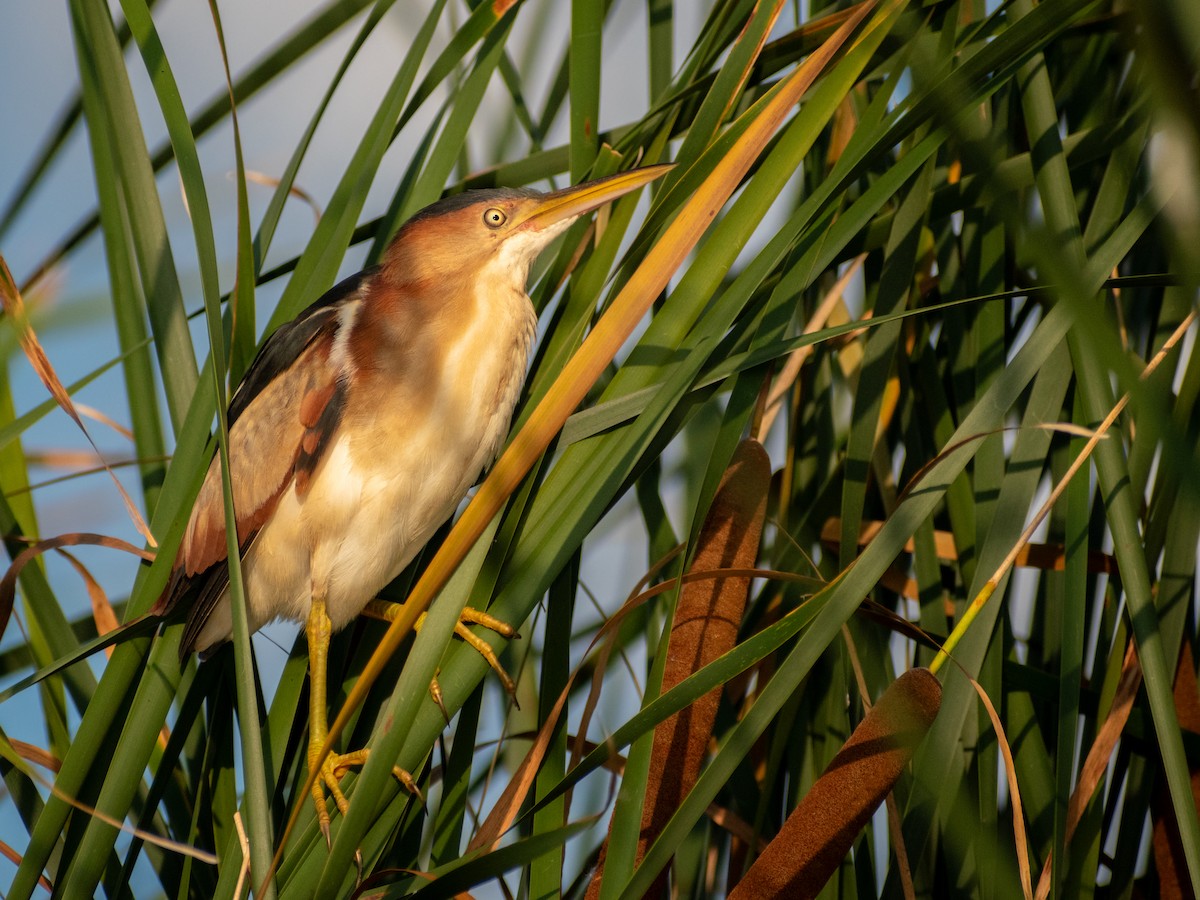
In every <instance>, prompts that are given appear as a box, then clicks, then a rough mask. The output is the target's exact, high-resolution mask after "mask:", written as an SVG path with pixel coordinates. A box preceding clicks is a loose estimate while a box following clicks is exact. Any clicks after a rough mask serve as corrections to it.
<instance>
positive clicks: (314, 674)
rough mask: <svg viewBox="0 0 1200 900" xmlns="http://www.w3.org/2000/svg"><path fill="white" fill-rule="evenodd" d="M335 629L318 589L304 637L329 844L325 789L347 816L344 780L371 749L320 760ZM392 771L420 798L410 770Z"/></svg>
mask: <svg viewBox="0 0 1200 900" xmlns="http://www.w3.org/2000/svg"><path fill="white" fill-rule="evenodd" d="M332 631H333V628H332V626H331V624H330V621H329V613H328V612H327V611H326V609H325V598H324V597H323V596H320V595H318V594H316V592H314V595H313V599H312V606H311V607H310V608H309V611H308V619H307V620H306V622H305V623H304V636H305V637H306V638H307V639H308V681H309V685H308V770H309V772H312V771H313V770H314V769H318V768H319V773H318V774H317V777H316V780H314V781H313V787H312V798H313V803H314V804H315V805H316V807H317V824H319V825H320V826H321V833H322V834H323V835H325V843H326V844H328V843H329V810H328V809H327V808H326V806H325V790H326V788H328V790H329V793H330V794H331V795H332V797H333V802H334V803H335V804H336V805H337V808H338V812H340V813H341V814H342V815H343V816H344V815H346V813H347V812H349V811H350V801H348V800H347V799H346V795H345V794H343V793H342V789H341V784H340V782H341V780H342V776H343V775H345V774H346V772H348V771H349V770H350V769H351V768H352V767H354V766H361V765H364V764H365V763H366V761H367V755H368V754H369V753H370V750H368V749H366V748H364V749H362V750H355V751H353V752H351V753H334V752H332V751H331V752H330V753H328V754H327V755H326V756H325V759H324V760H321V761H320V764H319V766H318V760H320V756H321V751H322V750H323V749H324V747H325V741H326V740H327V738H328V737H329V721H328V719H327V717H326V705H325V700H326V693H325V685H326V683H327V682H326V672H327V665H328V660H329V637H330V634H331V633H332ZM392 774H393V775H395V776H396V778H397V779H398V780H399V781H400V783H401V784H403V785H404V786H405V787H406V788H408V790H409V791H411V792H412V793H413V794H415V795H416V796H417V797H420V796H421V792H420V790H418V789H417V785H416V783H415V782H413V780H412V776H410V775H409V774H408V773H407V772H405V771H404V770H403V769H401V768H400V767H399V766H393V767H392Z"/></svg>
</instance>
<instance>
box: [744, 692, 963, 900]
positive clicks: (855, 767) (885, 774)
mask: <svg viewBox="0 0 1200 900" xmlns="http://www.w3.org/2000/svg"><path fill="white" fill-rule="evenodd" d="M941 703H942V686H941V683H940V682H939V681H938V680H937V678H936V677H935V676H934V675H933V674H931V673H930V671H929V670H928V669H912V670H910V671H908V672H905V673H904V674H903V675H901V676H900V677H899V678H897V679H896V680H895V681H894V682H892V684H891V686H890V687H889V688H888V689H887V690H886V691H885V692H884V694H883V696H882V697H880V698H879V701H878V702H877V703H876V704H875V706H874V707H873V708H872V709H871V711H870V712H869V713H867V716H866V718H865V719H863V720H862V722H861V723H860V724H859V726H858V727H857V728H855V729H854V734H852V735H850V740H848V741H846V743H845V745H844V746H843V747H842V749H841V750H839V751H838V753H837V755H836V756H834V758H833V761H832V762H830V763H829V767H828V768H827V769H826V770H825V772H824V774H822V775H821V777H820V778H818V779H817V781H816V783H815V784H814V785H813V786H812V789H811V790H810V791H809V792H808V794H806V795H805V797H804V799H803V800H801V801H800V805H799V806H797V807H796V808H795V810H793V811H792V814H791V815H790V816H788V819H787V821H786V822H784V824H783V828H781V829H780V831H779V834H777V835H776V836H775V838H774V840H772V841H771V843H770V844H769V845H768V846H767V849H766V850H764V851H763V854H762V856H760V857H759V858H758V859H757V860H755V862H754V865H753V866H751V867H750V871H749V872H747V873H746V877H745V878H743V879H742V880H741V881H740V882H739V883H738V885H737V887H735V888H734V889H733V891H732V892H730V894H729V898H730V900H758V898H767V897H793V898H804V897H815V896H817V894H818V893H820V891H821V888H823V887H824V886H825V883H826V882H827V881H829V878H830V877H831V876H832V875H833V873H834V872H835V871H836V870H837V867H838V866H839V865H841V863H842V860H844V859H845V858H846V854H848V853H849V852H850V847H851V845H852V844H853V843H854V839H855V838H856V837H858V834H859V832H861V831H862V829H863V826H864V825H866V823H867V820H868V819H870V818H871V815H872V814H873V813H874V812H875V810H876V809H877V808H878V806H879V804H880V803H882V802H883V800H884V798H885V797H887V795H888V793H889V792H890V791H891V789H892V786H893V785H895V783H896V780H897V779H898V778H899V777H900V773H901V772H902V771H903V770H904V767H905V766H906V765H908V762H909V760H910V759H912V755H913V752H914V751H915V750H916V747H917V745H918V744H919V743H920V742H921V739H922V738H924V737H925V733H926V732H927V731H928V730H929V727H930V726H931V725H932V724H933V720H934V718H935V717H936V716H937V712H938V708H939V707H940V706H941Z"/></svg>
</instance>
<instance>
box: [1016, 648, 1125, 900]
mask: <svg viewBox="0 0 1200 900" xmlns="http://www.w3.org/2000/svg"><path fill="white" fill-rule="evenodd" d="M1141 685H1142V668H1141V666H1139V665H1138V661H1137V649H1136V647H1135V646H1134V642H1133V641H1130V642H1129V645H1128V646H1127V647H1126V648H1125V659H1124V661H1123V662H1122V663H1121V678H1120V680H1119V681H1118V682H1117V690H1116V693H1115V695H1114V696H1113V702H1112V708H1111V709H1110V710H1109V711H1108V716H1107V717H1106V718H1105V719H1104V724H1103V725H1101V726H1100V729H1099V731H1097V732H1096V739H1095V740H1094V741H1093V742H1092V746H1091V749H1090V750H1088V755H1087V759H1086V760H1084V763H1083V768H1082V769H1080V771H1079V780H1078V781H1077V782H1076V784H1075V790H1074V791H1073V792H1072V793H1071V802H1070V803H1069V804H1068V805H1067V828H1066V840H1065V842H1066V843H1067V844H1069V843H1071V838H1073V837H1074V836H1075V829H1076V828H1077V827H1079V820H1080V819H1081V818H1083V811H1084V808H1085V807H1086V806H1087V805H1088V802H1089V801H1090V800H1091V799H1092V795H1093V794H1095V793H1096V788H1097V787H1098V786H1099V784H1100V780H1101V779H1102V778H1103V777H1104V773H1105V772H1106V771H1108V761H1109V759H1110V758H1111V757H1112V754H1113V751H1114V750H1115V749H1116V746H1117V741H1118V740H1120V738H1121V732H1123V731H1124V730H1125V724H1126V723H1127V722H1128V721H1129V714H1130V713H1131V712H1133V701H1134V700H1135V699H1137V692H1138V688H1139V687H1141ZM1053 862H1054V859H1053V856H1052V855H1050V856H1047V857H1046V862H1045V865H1043V866H1042V873H1041V875H1040V876H1038V885H1037V894H1036V897H1037V900H1046V897H1048V896H1050V872H1051V868H1050V867H1051V865H1052V864H1053Z"/></svg>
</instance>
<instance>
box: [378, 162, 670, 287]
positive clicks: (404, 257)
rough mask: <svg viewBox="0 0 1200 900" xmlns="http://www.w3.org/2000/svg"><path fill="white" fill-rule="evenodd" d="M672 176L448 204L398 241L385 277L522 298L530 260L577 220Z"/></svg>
mask: <svg viewBox="0 0 1200 900" xmlns="http://www.w3.org/2000/svg"><path fill="white" fill-rule="evenodd" d="M670 169H671V166H669V165H664V166H647V167H645V168H642V169H633V170H631V171H628V172H620V173H618V174H616V175H610V176H609V177H607V178H600V179H597V180H596V181H589V182H586V183H585V184H579V185H575V186H573V187H569V188H564V189H563V190H560V191H552V192H550V193H539V192H538V191H532V190H527V189H520V188H494V189H491V190H479V191H466V192H464V193H462V194H456V195H454V196H452V197H447V198H446V199H444V200H439V201H438V202H437V203H434V204H432V205H430V206H427V207H425V209H423V210H421V211H420V212H418V213H417V214H416V215H414V216H413V217H412V218H411V219H409V220H408V221H407V222H406V223H405V224H404V226H403V227H402V228H401V229H400V231H399V232H398V233H397V234H396V237H395V239H394V240H393V241H392V243H391V246H390V247H389V248H388V250H387V253H386V254H385V255H384V259H383V271H384V276H385V278H387V279H388V281H390V282H391V283H392V284H394V285H403V284H412V285H414V286H418V287H423V286H427V285H431V284H437V285H442V286H445V285H447V284H463V283H469V282H472V281H474V280H475V279H479V278H484V279H486V280H487V281H488V282H499V283H498V284H496V287H504V288H509V287H514V288H515V289H517V290H521V291H524V288H525V281H526V279H527V278H528V275H529V267H530V265H531V264H532V263H533V260H534V259H535V258H536V257H537V255H538V254H539V253H541V252H542V250H544V249H545V248H546V246H547V245H548V244H549V243H550V242H551V241H553V240H554V238H555V237H557V236H558V235H559V234H561V233H562V232H563V231H564V230H565V229H566V228H567V226H569V225H570V224H571V223H572V222H574V221H575V219H577V218H578V217H579V216H581V215H583V214H584V213H587V212H590V211H592V210H594V209H596V208H597V207H600V206H603V205H604V204H605V203H608V202H610V201H612V200H615V199H617V198H618V197H620V196H622V195H624V194H627V193H629V192H630V191H633V190H636V189H637V188H639V187H642V186H643V185H646V184H649V183H650V182H651V181H654V180H655V179H656V178H659V177H660V176H662V175H664V174H666V173H667V172H668V171H669V170H670Z"/></svg>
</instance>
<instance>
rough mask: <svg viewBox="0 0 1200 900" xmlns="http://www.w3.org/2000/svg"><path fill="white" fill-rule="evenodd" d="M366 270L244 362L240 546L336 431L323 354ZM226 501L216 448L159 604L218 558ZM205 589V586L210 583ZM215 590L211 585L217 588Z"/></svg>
mask: <svg viewBox="0 0 1200 900" xmlns="http://www.w3.org/2000/svg"><path fill="white" fill-rule="evenodd" d="M372 274H373V271H371V270H368V271H367V272H364V273H361V274H359V275H356V276H354V277H352V278H349V279H347V280H346V281H344V282H342V283H341V284H339V285H337V286H336V287H334V288H333V289H332V290H330V291H329V292H328V293H326V294H325V295H324V296H323V297H321V299H320V300H318V301H317V302H316V303H314V304H313V305H312V306H310V307H308V309H306V310H305V311H304V312H303V313H301V314H300V315H299V316H298V317H297V318H296V319H294V320H292V321H291V322H288V323H287V324H286V325H284V326H282V327H281V328H279V329H278V330H277V331H276V332H275V333H274V334H272V335H271V337H270V338H269V339H268V340H267V342H266V343H265V344H264V345H263V347H262V349H261V350H260V351H259V353H258V355H257V356H256V357H255V359H254V362H253V363H252V364H251V365H250V368H249V369H248V370H247V371H246V374H245V376H244V377H243V378H242V381H241V384H239V386H238V389H237V391H236V392H235V393H234V396H233V399H232V401H231V403H230V406H229V414H228V421H229V459H230V466H231V468H232V473H231V476H232V477H231V483H232V486H233V503H234V511H235V513H236V515H237V532H238V534H237V536H238V545H239V546H240V547H242V548H243V552H244V551H245V548H246V547H247V546H248V544H249V542H250V541H251V540H252V539H253V536H254V534H255V533H256V532H257V531H258V530H259V529H260V528H261V527H262V526H263V524H264V523H265V522H266V521H267V520H268V519H269V518H270V516H271V513H272V512H273V511H274V510H275V507H276V505H277V504H278V502H279V498H280V496H281V495H282V494H283V492H284V491H285V490H287V489H288V488H289V487H290V486H291V485H292V483H293V481H294V480H299V481H302V482H303V483H304V484H303V485H300V487H301V489H303V487H304V486H306V485H307V480H308V477H309V475H311V473H312V471H313V469H314V468H315V467H316V465H317V463H318V462H319V461H320V459H321V456H322V454H323V452H324V451H325V449H326V448H327V447H328V446H329V442H330V441H331V440H332V438H333V436H334V435H335V434H336V432H337V428H338V425H339V423H340V421H341V412H342V404H343V401H344V384H343V380H342V375H343V373H342V372H341V371H340V367H339V366H338V365H337V364H336V363H334V362H331V358H330V357H331V354H332V351H333V345H334V339H335V337H336V336H337V332H338V329H339V327H340V325H341V323H342V322H343V321H347V320H348V317H345V316H343V315H342V313H343V311H344V310H345V309H346V307H347V306H349V305H351V304H355V303H357V302H358V301H359V300H360V298H361V296H362V291H363V289H364V287H365V286H366V283H367V281H368V279H369V278H370V277H371V275H372ZM227 555H228V554H227V546H226V540H225V505H224V500H223V493H222V486H221V463H220V457H219V456H216V457H214V458H213V460H212V462H211V464H210V465H209V468H208V473H207V474H206V475H205V478H204V484H203V485H202V486H201V488H200V494H199V495H198V496H197V498H196V504H195V506H194V507H193V509H192V514H191V518H190V520H189V521H188V527H187V531H186V532H185V534H184V537H183V542H182V544H181V545H180V547H179V554H178V556H177V557H176V560H175V571H174V573H173V577H172V579H171V582H170V584H169V585H168V587H167V590H166V591H165V592H164V595H163V597H162V598H160V601H159V603H158V605H157V608H158V611H160V612H168V611H169V610H170V609H171V608H172V607H173V606H174V605H175V603H177V602H178V600H179V599H180V597H181V596H182V595H183V594H184V593H186V592H187V589H188V584H189V582H191V581H192V580H193V579H196V578H197V577H199V576H202V575H204V573H206V572H209V570H214V577H215V578H216V580H218V581H221V582H224V581H225V580H226V578H225V577H224V576H222V575H220V574H219V573H216V571H215V570H216V568H217V567H219V568H220V569H222V570H223V569H224V568H225V567H224V566H223V565H220V564H222V563H224V562H225V561H226V558H227ZM207 593H213V592H212V591H208V592H207ZM217 593H219V592H217Z"/></svg>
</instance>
